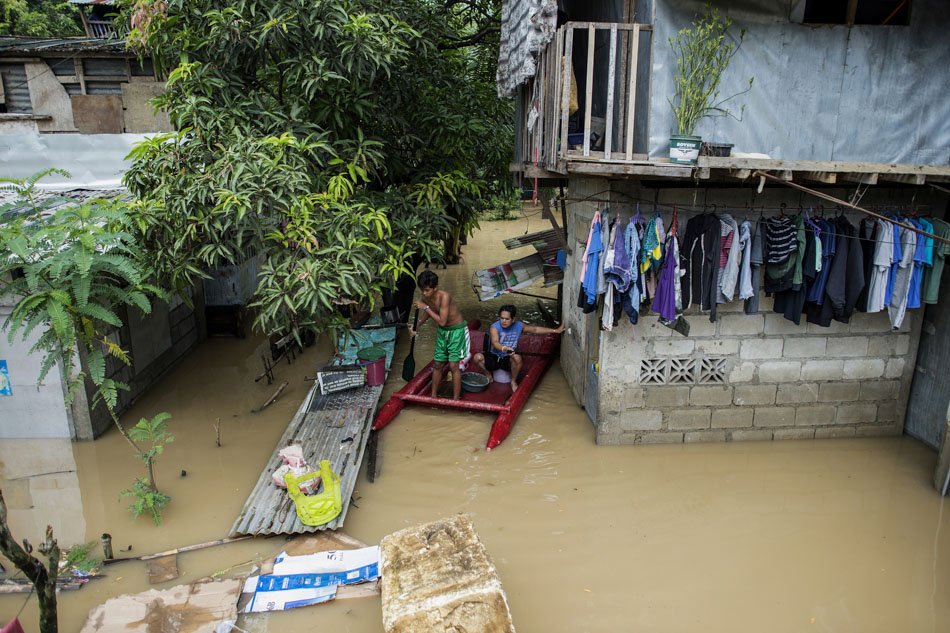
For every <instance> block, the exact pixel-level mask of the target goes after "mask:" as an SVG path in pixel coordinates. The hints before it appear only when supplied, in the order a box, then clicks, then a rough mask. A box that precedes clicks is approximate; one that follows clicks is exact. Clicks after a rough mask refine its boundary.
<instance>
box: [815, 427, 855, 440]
mask: <svg viewBox="0 0 950 633" xmlns="http://www.w3.org/2000/svg"><path fill="white" fill-rule="evenodd" d="M854 435H855V433H854V427H853V426H825V427H822V428H819V429H815V439H816V440H830V439H835V438H839V437H854Z"/></svg>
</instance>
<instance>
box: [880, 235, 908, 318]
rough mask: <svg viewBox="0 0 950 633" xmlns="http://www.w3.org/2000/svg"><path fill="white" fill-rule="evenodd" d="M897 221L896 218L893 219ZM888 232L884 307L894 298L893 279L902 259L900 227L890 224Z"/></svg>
mask: <svg viewBox="0 0 950 633" xmlns="http://www.w3.org/2000/svg"><path fill="white" fill-rule="evenodd" d="M894 219H895V220H897V219H898V218H894ZM890 225H891V227H890V231H891V232H892V233H893V239H892V241H891V269H890V270H889V271H888V273H887V290H886V291H885V294H884V305H888V306H889V305H891V300H892V299H893V297H894V279H895V277H896V276H897V269H898V264H900V262H901V260H903V258H904V252H903V244H901V233H900V227H899V226H897V224H895V223H894V222H891V223H890Z"/></svg>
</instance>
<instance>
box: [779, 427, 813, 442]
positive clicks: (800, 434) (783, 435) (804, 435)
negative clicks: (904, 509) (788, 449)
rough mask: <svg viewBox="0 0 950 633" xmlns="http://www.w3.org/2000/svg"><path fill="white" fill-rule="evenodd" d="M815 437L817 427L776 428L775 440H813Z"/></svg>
mask: <svg viewBox="0 0 950 633" xmlns="http://www.w3.org/2000/svg"><path fill="white" fill-rule="evenodd" d="M814 438H815V429H775V431H774V432H773V433H772V439H773V440H811V439H814Z"/></svg>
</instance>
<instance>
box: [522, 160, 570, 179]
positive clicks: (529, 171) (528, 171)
mask: <svg viewBox="0 0 950 633" xmlns="http://www.w3.org/2000/svg"><path fill="white" fill-rule="evenodd" d="M508 171H512V172H521V173H522V174H523V175H524V177H525V178H532V179H533V178H550V179H552V180H557V179H560V178H564V174H559V173H557V172H554V171H548V170H547V169H545V168H544V167H541V166H540V165H532V164H531V163H509V164H508Z"/></svg>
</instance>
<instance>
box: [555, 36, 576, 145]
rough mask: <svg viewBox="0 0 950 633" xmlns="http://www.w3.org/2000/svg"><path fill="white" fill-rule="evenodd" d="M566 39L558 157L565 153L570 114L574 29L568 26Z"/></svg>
mask: <svg viewBox="0 0 950 633" xmlns="http://www.w3.org/2000/svg"><path fill="white" fill-rule="evenodd" d="M565 37H566V38H567V39H566V41H565V42H564V56H563V57H562V58H561V66H563V67H564V70H563V72H562V73H561V75H562V76H563V79H562V80H561V81H562V82H563V85H562V86H561V88H562V98H561V151H559V152H558V153H557V154H558V157H561V156H564V154H565V152H567V119H568V117H569V116H570V113H571V67H572V61H571V55H573V54H574V29H573V28H572V27H571V26H570V25H568V27H567V35H566V36H565Z"/></svg>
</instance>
